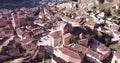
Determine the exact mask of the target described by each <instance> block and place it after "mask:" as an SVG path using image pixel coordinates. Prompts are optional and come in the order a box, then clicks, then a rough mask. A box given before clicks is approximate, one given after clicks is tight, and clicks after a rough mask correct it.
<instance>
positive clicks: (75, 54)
mask: <svg viewBox="0 0 120 63" xmlns="http://www.w3.org/2000/svg"><path fill="white" fill-rule="evenodd" d="M58 50H60V51H61V52H62V53H64V54H66V55H68V56H70V57H73V58H76V59H81V57H80V56H79V54H78V53H76V52H74V51H72V50H70V49H68V48H65V47H61V48H58Z"/></svg>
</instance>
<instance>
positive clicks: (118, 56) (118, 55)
mask: <svg viewBox="0 0 120 63" xmlns="http://www.w3.org/2000/svg"><path fill="white" fill-rule="evenodd" d="M114 55H115V56H116V57H117V58H119V59H120V50H118V51H116V52H115V54H114Z"/></svg>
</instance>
